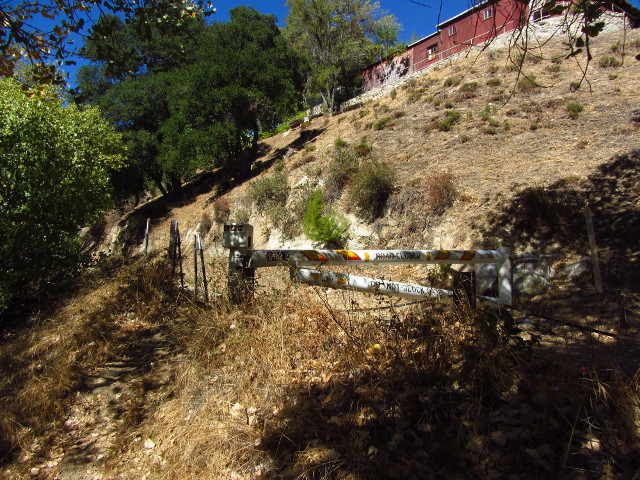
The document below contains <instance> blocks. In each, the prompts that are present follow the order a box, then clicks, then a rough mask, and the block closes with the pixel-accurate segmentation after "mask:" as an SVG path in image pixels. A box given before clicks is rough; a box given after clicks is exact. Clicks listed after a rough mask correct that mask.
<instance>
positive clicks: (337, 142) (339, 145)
mask: <svg viewBox="0 0 640 480" xmlns="http://www.w3.org/2000/svg"><path fill="white" fill-rule="evenodd" d="M333 144H334V145H335V147H336V148H344V147H346V146H347V145H348V143H347V141H346V140H343V139H341V138H340V137H338V138H336V140H335V142H333Z"/></svg>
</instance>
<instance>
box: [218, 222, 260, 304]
mask: <svg viewBox="0 0 640 480" xmlns="http://www.w3.org/2000/svg"><path fill="white" fill-rule="evenodd" d="M222 246H223V247H225V248H228V249H229V274H228V276H227V286H228V289H229V300H230V301H231V303H236V304H237V303H242V302H243V301H245V300H246V299H248V298H249V297H250V296H251V295H253V290H254V278H255V274H254V272H255V269H253V268H249V259H250V258H251V254H250V249H251V247H252V246H253V226H252V225H250V224H248V223H225V224H224V232H223V234H222Z"/></svg>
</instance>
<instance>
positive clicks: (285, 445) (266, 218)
mask: <svg viewBox="0 0 640 480" xmlns="http://www.w3.org/2000/svg"><path fill="white" fill-rule="evenodd" d="M622 41H624V42H625V44H624V46H625V52H626V54H625V56H624V63H622V64H620V65H619V66H615V67H613V66H610V65H612V64H615V62H614V60H615V59H620V58H621V57H620V51H621V42H622ZM594 43H595V46H594V51H595V59H594V62H593V64H592V65H591V67H590V69H589V71H588V75H587V79H588V84H587V83H585V84H583V86H582V88H581V89H580V90H578V91H573V92H572V91H571V88H570V87H571V83H572V82H576V81H577V80H579V79H580V76H581V74H580V70H579V68H578V66H577V65H576V64H575V63H574V62H573V61H572V60H563V59H562V57H563V53H564V49H563V46H562V44H561V42H560V41H552V42H550V43H548V44H547V45H546V46H545V47H544V49H543V50H541V51H540V52H536V53H539V54H540V56H539V58H538V57H536V56H535V55H532V56H531V57H530V58H527V59H526V60H525V62H524V68H523V71H522V72H518V71H516V70H514V69H513V68H512V66H511V64H510V62H509V60H508V54H509V52H507V51H506V50H505V49H502V50H488V51H486V52H484V53H482V54H480V55H479V56H470V57H469V58H467V59H462V60H458V61H456V62H455V63H451V64H443V65H440V66H439V67H438V68H436V69H432V70H430V71H429V72H427V73H426V74H425V75H423V76H422V77H420V78H418V79H416V80H415V81H411V82H408V83H405V84H403V85H398V86H397V87H396V89H395V91H393V92H390V93H389V94H388V96H385V97H383V98H380V99H378V100H376V101H371V102H368V103H365V104H364V105H363V106H362V107H360V108H357V109H354V110H351V111H349V112H346V113H343V114H340V115H336V116H333V117H321V118H316V119H313V120H312V121H310V122H309V123H308V124H305V125H304V127H303V128H298V129H295V130H292V131H289V132H286V133H285V134H280V135H277V136H275V137H272V138H270V139H267V140H266V141H264V142H263V143H262V144H261V157H260V158H259V159H258V161H257V162H256V164H255V166H254V178H253V179H252V180H250V181H248V182H245V183H244V184H240V185H237V184H236V182H235V181H234V180H233V179H232V178H228V177H225V173H224V172H223V171H217V172H212V173H209V174H205V175H203V177H202V178H201V179H200V182H197V183H195V184H193V185H191V186H190V187H188V188H187V195H186V197H185V199H184V200H182V201H181V202H180V203H179V204H171V203H168V202H166V201H164V200H156V201H152V202H150V203H149V204H147V205H145V206H142V207H140V208H139V209H137V210H136V211H134V212H131V213H130V214H129V215H127V217H126V218H125V219H122V220H120V221H119V222H117V223H118V225H117V227H116V228H114V230H113V231H112V232H110V235H111V237H112V238H111V240H109V239H106V238H104V239H102V240H103V242H104V245H105V249H106V248H107V246H109V244H110V248H111V249H112V250H119V251H122V252H124V253H125V254H126V255H124V256H122V257H121V256H119V255H115V254H114V255H112V257H111V258H110V259H108V260H107V261H105V262H103V263H102V264H101V265H100V266H99V267H97V268H95V269H94V270H92V271H91V272H88V273H87V275H86V277H85V278H83V279H80V280H79V287H78V291H77V292H76V293H74V294H70V296H69V298H68V299H66V300H64V299H63V300H61V301H60V305H59V306H57V307H56V308H52V310H54V312H53V313H50V312H41V313H40V314H39V315H35V316H34V317H33V318H32V319H31V321H30V322H29V323H28V325H27V326H25V327H24V328H22V329H18V330H14V331H9V332H5V334H4V337H3V339H2V343H1V344H0V368H1V370H0V460H1V461H2V462H3V463H2V464H1V465H0V478H6V479H19V478H39V479H45V478H58V479H61V480H81V479H82V480H85V479H86V480H88V479H115V478H126V479H134V478H135V479H145V480H147V479H156V478H157V479H188V478H216V479H217V478H220V479H236V480H237V479H253V478H285V479H312V478H313V479H316V478H327V479H354V480H355V479H359V480H360V479H362V480H365V479H384V478H399V479H414V478H483V479H484V478H487V479H500V478H504V479H528V478H558V477H563V478H571V479H573V478H575V479H577V478H589V479H591V478H593V479H596V478H612V479H613V478H615V479H618V478H619V479H626V478H636V477H637V476H638V474H640V470H639V467H638V462H637V459H638V458H639V456H640V384H639V382H640V374H639V373H638V372H640V370H639V367H640V343H639V342H638V340H639V339H640V336H639V329H640V275H639V274H638V273H637V272H638V271H639V270H638V268H639V267H640V223H639V222H640V201H639V199H640V151H639V149H640V130H639V128H640V101H639V98H640V97H639V96H638V92H640V61H636V60H635V59H634V57H635V56H636V55H639V54H640V32H638V31H631V32H627V33H626V37H625V36H624V35H623V33H622V32H620V33H616V34H606V35H602V36H599V37H598V38H597V39H596V40H595V42H594ZM603 58H605V59H606V61H602V65H603V66H601V59H603ZM612 59H613V60H612ZM523 74H525V75H526V76H528V77H529V78H530V79H531V78H532V76H534V77H535V84H532V83H531V82H529V81H527V80H526V78H525V79H524V80H523V78H524V76H523ZM447 112H456V113H453V114H452V113H447ZM365 137H366V138H365ZM336 151H340V152H342V154H336ZM345 152H347V153H348V155H346V157H348V158H350V159H352V160H353V159H355V161H356V163H355V167H354V164H353V163H351V164H349V163H348V162H347V163H344V164H339V163H337V162H336V157H339V156H340V155H344V154H345ZM376 162H378V163H381V162H382V163H384V162H386V163H387V164H388V165H389V168H390V170H391V171H392V172H393V174H394V182H395V187H394V189H393V192H392V193H391V196H390V197H389V198H388V200H387V201H386V203H385V207H384V209H383V210H382V212H381V213H382V214H381V216H379V218H376V219H374V220H371V221H363V220H362V219H361V218H360V217H359V216H358V212H357V210H356V209H355V208H354V198H353V197H352V196H351V195H350V191H351V189H352V188H353V186H354V184H355V181H354V180H353V178H354V177H353V176H351V177H349V176H347V177H346V180H345V185H344V189H343V190H341V189H339V188H336V187H335V181H336V180H335V179H336V177H337V174H338V173H340V172H339V168H338V167H340V166H341V165H343V166H347V167H349V168H352V171H351V175H354V173H353V172H357V171H359V170H361V169H365V171H366V169H368V168H371V166H372V165H374V164H375V163H376ZM336 170H338V171H336ZM278 175H279V177H278ZM265 178H280V181H281V182H282V178H284V182H285V183H286V186H288V187H290V189H291V190H290V192H289V194H288V196H286V198H285V201H286V204H285V206H284V207H283V206H282V205H279V206H278V205H276V206H273V205H271V204H270V203H269V202H267V200H271V198H269V197H268V195H267V196H264V195H263V196H262V197H260V196H259V195H257V194H256V193H255V190H254V191H253V193H252V191H251V190H252V188H255V185H256V182H260V181H261V180H262V179H265ZM305 184H310V185H313V186H314V187H313V188H315V187H316V186H323V188H324V190H325V192H329V193H330V195H328V198H330V199H332V201H331V202H330V206H331V207H332V208H333V209H335V210H336V211H337V212H338V213H340V214H343V215H345V216H347V217H348V219H349V221H350V222H351V226H350V238H349V240H348V243H347V245H348V247H350V248H358V247H374V248H446V249H462V248H498V247H510V248H512V249H513V253H514V255H516V256H519V255H523V254H527V253H532V254H536V255H538V257H536V258H537V259H538V260H541V259H544V261H547V260H549V262H550V263H547V264H545V268H546V270H545V275H546V276H548V277H549V281H550V282H551V284H552V288H551V289H550V290H548V291H545V292H544V293H539V294H535V295H528V296H522V297H518V298H517V299H516V300H517V307H518V308H519V309H521V310H522V309H525V310H530V311H533V312H535V314H522V313H518V312H507V311H504V310H501V311H495V310H491V309H484V308H481V309H480V310H479V312H477V313H475V314H472V313H470V312H466V311H464V310H463V311H460V310H453V309H451V308H450V307H448V306H440V305H431V304H427V305H421V306H420V307H419V308H415V309H407V308H405V307H402V306H399V305H398V304H397V303H394V302H390V301H389V300H388V299H380V298H370V297H365V296H363V295H358V294H353V293H349V292H346V293H344V292H343V293H336V292H328V291H326V290H324V289H312V288H303V287H300V288H298V287H296V286H294V285H291V284H289V283H288V282H287V280H286V278H287V277H288V272H287V271H286V270H285V269H276V270H274V271H273V272H266V271H265V272H260V273H259V278H258V289H257V294H256V296H255V299H254V301H253V302H252V303H251V304H248V305H244V306H240V307H238V306H235V305H230V304H228V302H227V301H226V299H225V298H224V297H217V296H214V297H213V298H214V300H213V301H212V302H211V303H206V302H202V301H200V300H197V301H194V300H193V286H192V285H191V286H190V284H192V282H193V265H192V260H189V261H185V264H184V269H185V274H186V282H187V287H188V288H187V289H186V291H182V290H181V289H180V288H178V285H177V282H176V281H175V280H176V277H175V276H174V277H173V279H172V278H171V276H170V268H169V267H168V266H167V263H166V260H165V259H164V257H163V252H164V250H165V249H166V246H167V243H168V233H169V223H170V221H171V219H176V220H178V221H179V224H180V229H181V233H182V238H183V248H184V251H185V254H187V255H191V254H192V253H193V251H192V250H190V248H192V247H191V242H192V241H193V237H192V233H194V232H196V231H199V232H201V233H202V235H203V237H204V244H205V247H206V254H207V257H206V258H207V268H208V274H209V281H210V284H209V287H210V291H211V292H212V293H218V292H223V291H224V289H225V285H226V268H227V266H226V259H225V255H226V252H225V251H224V249H222V248H221V245H220V233H221V229H222V223H223V222H224V221H226V220H229V219H231V220H237V221H240V220H242V221H247V220H248V221H249V222H250V223H252V224H253V225H254V227H255V232H256V240H255V246H256V247H257V248H278V247H280V246H285V247H308V246H310V243H311V242H310V241H309V240H308V239H306V238H305V237H304V235H302V233H301V229H300V225H299V221H300V219H301V216H302V210H301V206H300V199H301V198H305V197H304V195H306V194H308V192H309V187H305ZM442 185H445V186H447V187H446V189H445V190H444V191H442V190H441V189H438V187H441V186H442ZM280 186H282V185H280ZM305 192H306V193H305ZM252 195H253V198H257V199H258V201H257V202H252V201H251V198H252ZM585 205H589V207H590V209H591V210H592V212H593V217H594V224H595V234H596V239H597V241H598V246H599V247H600V249H601V260H602V270H603V282H604V286H605V292H604V294H603V295H597V294H596V293H595V291H594V287H593V281H592V276H591V271H590V270H589V269H587V271H586V273H585V272H583V273H582V275H580V274H576V275H575V277H572V276H571V275H568V274H566V273H565V272H566V271H567V270H566V267H567V266H571V267H572V268H574V267H576V265H580V262H578V263H575V262H576V260H579V259H583V257H585V256H587V255H588V254H589V241H588V238H587V234H586V227H585V226H584V216H583V209H584V206H585ZM146 218H151V219H152V232H151V238H150V258H149V259H148V260H147V261H143V260H142V259H141V258H140V257H139V254H140V253H141V252H142V248H143V247H142V232H143V231H144V224H145V219H146ZM113 238H116V239H117V241H116V242H115V243H114V242H113ZM110 242H111V243H110ZM539 255H545V256H544V257H540V256H539ZM186 258H191V257H186ZM583 263H584V262H583ZM576 268H577V267H576ZM552 273H556V274H557V275H555V276H554V275H552ZM367 274H368V275H379V276H383V277H384V278H388V277H393V278H396V279H399V280H411V281H415V282H421V283H429V284H432V285H436V286H439V285H448V283H449V282H450V278H449V275H450V272H449V271H448V270H447V269H425V268H422V267H420V268H419V267H396V268H388V269H379V270H377V273H371V271H368V273H367ZM372 305H373V306H377V305H382V306H384V307H385V308H386V309H385V310H374V311H363V310H360V309H355V310H354V307H362V306H367V307H368V306H372ZM551 317H552V318H551ZM545 318H546V320H545ZM549 318H551V320H549ZM554 319H555V320H559V321H560V322H563V323H558V322H554V321H553V320H554ZM575 326H578V327H582V328H583V330H580V329H576V328H574V327H575ZM585 327H586V328H587V330H584V328H585ZM594 328H595V329H597V330H599V333H598V332H594V331H593V329H594ZM588 329H591V330H588Z"/></svg>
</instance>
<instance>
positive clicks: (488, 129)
mask: <svg viewBox="0 0 640 480" xmlns="http://www.w3.org/2000/svg"><path fill="white" fill-rule="evenodd" d="M482 133H484V134H486V135H495V134H497V133H498V129H497V128H496V127H493V126H485V127H482Z"/></svg>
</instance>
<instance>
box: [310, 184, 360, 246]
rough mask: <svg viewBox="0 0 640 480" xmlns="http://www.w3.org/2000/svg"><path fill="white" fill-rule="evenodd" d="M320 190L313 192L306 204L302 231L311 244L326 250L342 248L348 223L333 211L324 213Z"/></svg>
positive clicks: (346, 235)
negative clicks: (313, 243)
mask: <svg viewBox="0 0 640 480" xmlns="http://www.w3.org/2000/svg"><path fill="white" fill-rule="evenodd" d="M322 197H323V195H322V190H321V189H318V190H316V191H314V192H313V193H312V194H311V196H310V197H309V199H308V200H307V203H306V208H305V211H304V215H303V217H302V231H303V232H304V234H305V235H306V236H307V237H308V238H309V239H310V240H312V241H313V242H315V243H316V244H318V245H319V246H322V247H326V248H342V247H344V245H345V243H346V241H347V238H348V231H349V223H348V222H347V221H346V220H345V219H344V218H342V217H340V216H339V215H337V214H336V213H335V212H334V211H333V210H329V211H326V205H325V202H324V200H323V198H322Z"/></svg>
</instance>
